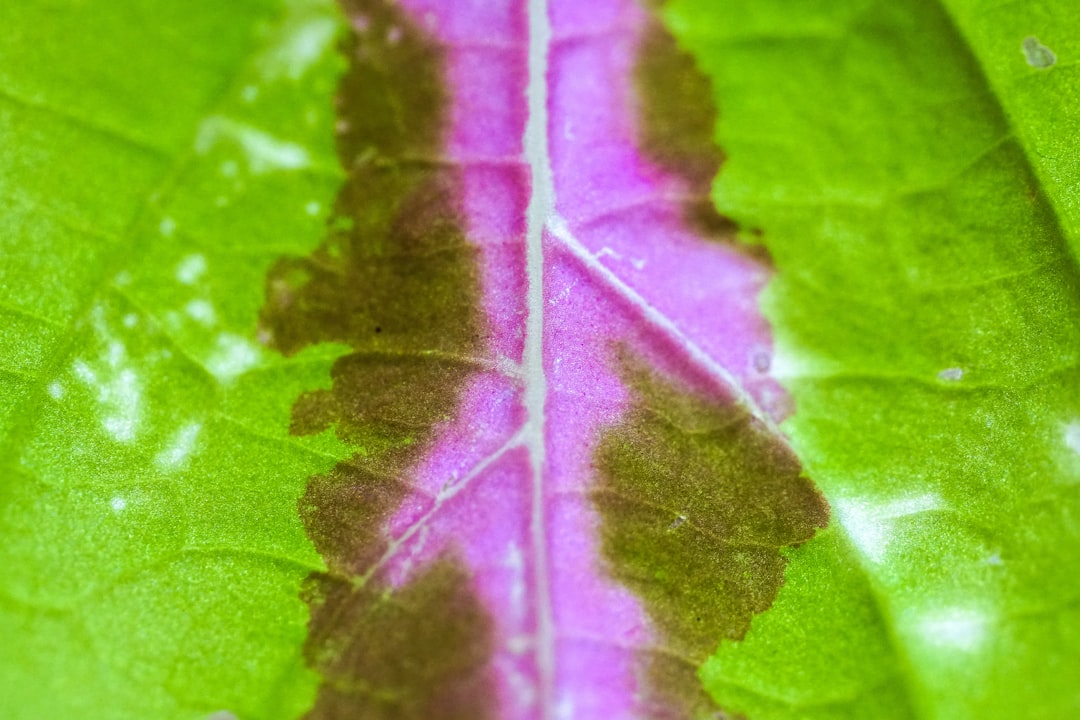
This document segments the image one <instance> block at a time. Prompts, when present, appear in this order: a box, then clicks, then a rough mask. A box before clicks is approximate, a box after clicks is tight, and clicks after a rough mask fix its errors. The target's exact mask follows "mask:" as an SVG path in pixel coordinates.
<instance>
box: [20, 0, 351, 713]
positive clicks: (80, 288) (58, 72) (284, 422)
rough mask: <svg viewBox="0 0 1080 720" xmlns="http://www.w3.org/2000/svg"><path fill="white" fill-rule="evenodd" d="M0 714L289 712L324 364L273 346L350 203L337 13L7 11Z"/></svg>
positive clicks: (311, 563) (327, 461)
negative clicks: (301, 282) (262, 318)
mask: <svg viewBox="0 0 1080 720" xmlns="http://www.w3.org/2000/svg"><path fill="white" fill-rule="evenodd" d="M0 28H2V30H0V58H3V62H0V137H3V138H4V142H3V143H2V144H0V198H2V206H3V211H2V212H0V258H2V262H0V287H2V289H3V297H2V298H0V537H2V538H3V543H2V544H0V568H2V570H0V637H2V638H3V641H2V642H0V717H3V718H6V719H12V720H18V719H21V718H35V719H36V718H95V720H98V719H112V718H117V719H119V718H133V719H134V718H139V719H140V720H144V719H146V718H155V719H157V718H202V717H207V716H209V715H211V714H213V713H217V712H219V711H223V710H227V711H229V712H231V713H233V714H234V715H235V716H236V717H239V718H278V717H281V718H285V717H295V716H297V715H298V714H301V713H302V712H303V710H304V709H305V708H306V707H308V706H309V705H310V703H311V700H312V697H313V695H314V691H315V686H316V684H317V678H315V677H314V676H312V675H311V674H310V673H309V672H308V671H307V670H306V668H305V664H304V660H303V656H302V647H303V643H304V638H305V635H306V627H305V624H306V621H307V615H308V613H307V608H306V606H305V605H304V603H303V602H302V600H301V599H300V598H299V596H298V593H299V588H300V585H301V582H302V580H303V578H304V577H305V576H306V575H307V574H308V573H309V572H310V571H311V570H313V569H317V568H319V567H320V565H321V562H320V559H319V557H318V554H317V553H316V552H315V551H314V549H313V548H312V547H311V546H310V544H309V543H308V541H307V540H306V538H305V535H304V531H303V528H302V526H301V523H300V520H299V518H298V516H297V513H296V501H297V498H298V497H299V495H300V494H301V492H302V491H303V486H304V483H305V482H306V479H307V477H308V476H309V475H311V474H313V473H317V472H321V471H324V470H326V469H327V468H329V467H331V466H332V465H333V464H334V463H335V461H337V460H338V459H340V458H342V457H344V456H345V455H346V454H347V453H346V451H345V449H344V448H343V447H340V446H339V445H338V444H337V443H336V441H335V440H333V439H332V438H329V437H316V438H304V439H297V438H292V437H289V436H288V435H287V429H288V420H289V410H290V406H291V404H292V402H293V400H295V398H296V397H297V395H298V394H299V393H300V392H301V390H302V389H310V388H313V387H320V386H327V385H328V384H329V374H328V370H329V365H330V364H331V363H332V361H333V358H334V355H335V354H336V352H337V351H336V350H335V349H333V348H325V347H324V348H321V349H319V350H318V351H317V352H314V351H313V352H309V353H308V354H301V355H299V356H297V357H295V358H292V359H289V360H285V359H282V358H281V357H280V356H278V355H276V354H273V353H270V352H269V351H266V350H265V349H264V348H263V347H262V345H261V344H260V343H259V338H258V332H257V318H258V312H259V308H260V306H261V304H262V299H263V289H264V279H265V273H266V270H267V268H268V267H269V266H270V264H271V263H272V262H273V261H274V260H275V259H276V258H277V257H279V256H281V255H282V254H287V253H295V254H301V255H305V254H307V253H308V252H309V251H310V250H311V249H312V248H313V247H314V246H316V245H317V244H318V242H319V240H320V237H321V235H322V225H323V222H324V219H325V217H326V216H327V215H328V212H327V209H328V205H329V203H330V202H332V199H333V196H334V193H335V191H336V189H337V187H338V185H339V184H340V175H339V171H338V169H337V162H336V159H335V155H334V149H333V145H332V140H333V105H332V97H333V94H334V90H335V86H336V82H337V78H338V76H339V75H340V72H341V69H342V68H341V67H340V61H339V59H338V58H337V57H336V53H335V49H334V44H335V40H336V37H337V33H338V20H337V16H336V15H335V9H334V6H333V4H332V3H331V2H329V0H228V2H221V1H220V0H188V1H186V2H164V3H163V2H159V1H158V0H125V1H124V2H115V1H113V0H63V1H59V0H21V1H20V2H4V3H0Z"/></svg>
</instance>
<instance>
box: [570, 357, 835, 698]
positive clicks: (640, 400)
mask: <svg viewBox="0 0 1080 720" xmlns="http://www.w3.org/2000/svg"><path fill="white" fill-rule="evenodd" d="M623 364H624V376H625V377H626V378H627V380H628V382H629V384H630V386H631V388H632V389H633V392H634V397H635V400H634V404H633V408H632V409H631V410H630V411H629V413H628V414H627V415H626V417H625V418H624V419H623V420H622V421H621V422H620V423H619V424H618V425H616V426H614V427H612V428H610V429H609V430H607V431H606V432H605V434H604V435H603V437H602V439H601V441H600V444H599V446H598V448H597V450H596V466H597V467H598V468H599V470H600V473H599V476H600V480H599V481H598V482H597V484H596V485H595V486H594V488H593V489H592V491H591V495H592V499H593V502H594V503H595V505H596V507H597V509H598V511H599V513H600V515H601V518H602V521H603V525H602V530H601V540H602V546H603V554H604V557H605V559H606V561H607V563H608V567H609V570H610V572H611V574H612V575H613V576H614V577H615V578H616V579H617V580H619V581H620V582H622V583H624V584H625V585H627V586H628V587H629V588H630V589H631V590H633V591H634V592H635V593H636V594H637V595H638V596H639V597H641V598H642V600H643V601H644V604H645V607H646V609H647V611H648V612H649V615H650V617H651V618H652V621H653V623H654V624H655V626H656V628H657V630H658V631H659V634H660V638H661V642H662V643H663V646H664V649H663V651H659V650H658V651H657V652H655V653H653V654H652V655H651V656H650V658H649V677H650V680H651V703H652V705H655V706H656V707H657V708H667V709H668V710H666V711H664V712H661V713H660V714H659V715H657V717H669V716H670V717H687V716H696V715H697V714H698V713H712V712H715V708H714V707H713V706H712V701H711V700H710V699H709V698H708V697H707V696H706V695H705V693H704V692H703V690H702V689H701V685H700V683H699V681H698V679H697V676H696V671H697V667H698V666H699V665H700V664H701V663H702V662H704V660H705V659H706V658H707V657H708V656H709V655H710V654H711V653H712V652H713V651H714V650H715V649H716V646H717V645H718V644H719V643H720V642H721V641H724V640H741V639H742V638H743V637H744V636H745V635H746V632H747V630H748V629H749V628H750V621H751V620H752V618H753V617H754V615H756V614H757V613H761V612H764V611H765V610H767V609H768V608H769V606H770V605H771V604H772V602H773V600H774V599H775V597H776V594H777V592H778V591H779V589H780V586H781V585H782V584H783V581H784V567H785V565H786V562H787V561H786V559H785V557H784V555H783V554H782V552H781V549H782V548H784V547H787V546H792V545H794V544H796V543H800V542H805V541H806V540H808V539H810V538H811V537H812V536H813V535H814V533H815V532H816V530H817V529H818V528H821V527H824V526H825V525H826V523H827V522H828V516H829V512H828V506H827V505H826V502H825V499H824V498H823V496H822V495H821V493H819V492H818V491H817V489H816V488H815V487H814V486H813V484H812V483H811V482H810V480H808V479H807V478H806V477H804V476H803V474H802V468H801V466H800V464H799V461H798V460H797V458H796V457H795V455H794V453H793V452H792V451H791V449H790V448H789V447H788V446H787V445H786V444H785V443H784V442H783V441H782V440H780V439H779V438H778V437H777V436H776V434H775V433H774V432H773V431H771V430H770V429H768V427H766V426H765V425H764V424H763V423H761V422H759V421H757V420H756V418H754V417H753V416H751V415H750V414H749V412H748V411H747V410H745V409H744V408H742V407H741V406H738V405H735V404H723V403H720V402H718V401H714V400H709V399H704V398H700V397H697V396H695V395H694V394H692V393H691V392H690V391H689V390H685V389H682V388H680V387H678V386H677V385H676V384H675V382H674V381H672V380H670V379H667V378H663V377H659V376H657V375H655V374H652V373H651V372H650V371H649V370H647V369H646V368H645V367H644V365H643V364H642V363H640V362H638V361H636V360H632V359H627V360H624V361H623ZM679 508H683V510H681V511H680V510H679ZM673 514H675V515H676V516H678V517H685V518H686V520H685V521H684V522H682V523H680V525H679V531H678V532H671V531H670V525H671V523H670V518H671V516H672V515H673ZM703 579H705V581H703ZM676 708H677V709H678V711H677V712H676V711H675V710H673V709H676ZM658 712H659V711H658Z"/></svg>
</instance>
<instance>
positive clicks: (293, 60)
mask: <svg viewBox="0 0 1080 720" xmlns="http://www.w3.org/2000/svg"><path fill="white" fill-rule="evenodd" d="M286 5H287V7H288V9H289V14H288V16H287V17H286V19H285V21H284V22H283V23H281V25H280V26H279V27H278V28H277V31H276V33H275V35H274V36H273V37H271V38H270V42H269V43H268V45H267V49H266V50H265V51H264V52H263V53H262V55H261V56H260V57H259V59H258V60H257V64H258V68H259V72H260V73H261V74H262V76H263V78H264V79H265V80H267V81H274V80H282V79H285V80H291V81H296V80H299V79H301V78H302V77H304V75H305V74H307V72H308V70H310V69H311V68H312V67H314V66H315V64H316V63H318V62H319V60H320V59H321V58H322V57H323V56H325V55H327V54H328V53H331V52H333V50H334V40H335V39H336V38H337V31H338V26H337V16H336V15H335V14H334V12H335V8H334V4H333V2H331V1H330V0H294V1H293V2H289V3H287V4H286Z"/></svg>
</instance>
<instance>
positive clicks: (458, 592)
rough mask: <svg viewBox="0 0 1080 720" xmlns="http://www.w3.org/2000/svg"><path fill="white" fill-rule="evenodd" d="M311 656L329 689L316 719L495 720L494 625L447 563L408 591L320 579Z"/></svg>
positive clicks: (312, 592) (315, 584)
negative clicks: (490, 659) (490, 666)
mask: <svg viewBox="0 0 1080 720" xmlns="http://www.w3.org/2000/svg"><path fill="white" fill-rule="evenodd" d="M306 596H307V600H308V602H310V603H311V604H312V607H313V614H312V622H311V632H310V635H309V637H308V653H309V656H310V657H311V658H312V659H313V661H314V663H315V665H316V666H317V667H318V668H319V670H320V672H321V673H322V675H323V678H324V682H323V686H322V688H321V690H320V692H319V697H318V699H317V700H316V703H315V707H314V708H312V710H311V711H310V712H309V713H308V715H307V717H308V718H319V719H320V720H323V719H325V720H359V719H360V718H362V719H363V720H405V719H411V718H445V719H446V720H484V719H485V718H489V717H493V716H494V711H493V708H492V707H491V706H490V705H489V704H488V702H487V699H488V698H491V697H492V696H493V694H494V686H493V684H492V681H491V678H490V676H489V675H488V673H487V662H488V657H489V655H490V652H491V643H492V637H491V635H492V629H491V621H490V618H489V617H488V615H487V612H486V611H485V609H484V607H483V606H482V605H481V603H480V601H479V600H478V599H477V597H476V595H475V593H474V592H473V591H472V588H471V587H470V584H469V577H468V575H466V573H465V571H464V570H463V569H462V568H461V566H460V564H459V563H457V562H455V561H453V560H450V559H444V560H441V561H439V562H436V563H434V564H432V565H430V566H429V567H427V568H426V569H425V570H424V571H423V572H422V573H421V574H420V575H418V576H417V577H416V578H415V579H413V580H412V581H411V582H410V583H409V584H408V585H406V586H405V587H403V588H401V589H399V590H395V591H390V590H387V589H385V588H380V587H378V586H376V585H363V586H361V587H359V588H356V587H354V586H353V585H351V584H350V583H348V582H345V581H342V580H340V579H336V578H331V577H329V576H325V575H324V576H317V577H315V578H313V579H312V581H311V582H310V583H309V585H308V588H307V591H306Z"/></svg>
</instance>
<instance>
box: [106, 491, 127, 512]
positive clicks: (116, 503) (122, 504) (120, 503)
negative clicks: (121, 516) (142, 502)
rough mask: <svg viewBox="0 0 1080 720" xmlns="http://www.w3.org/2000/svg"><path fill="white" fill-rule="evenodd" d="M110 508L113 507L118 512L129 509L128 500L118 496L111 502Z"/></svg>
mask: <svg viewBox="0 0 1080 720" xmlns="http://www.w3.org/2000/svg"><path fill="white" fill-rule="evenodd" d="M109 507H111V508H112V509H113V510H114V511H116V512H120V511H121V510H123V509H124V508H126V507H127V500H125V499H124V498H122V497H120V496H119V495H117V496H116V497H114V498H113V499H112V500H110V501H109Z"/></svg>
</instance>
